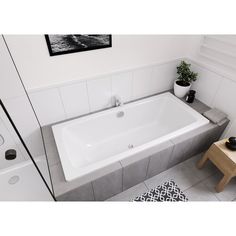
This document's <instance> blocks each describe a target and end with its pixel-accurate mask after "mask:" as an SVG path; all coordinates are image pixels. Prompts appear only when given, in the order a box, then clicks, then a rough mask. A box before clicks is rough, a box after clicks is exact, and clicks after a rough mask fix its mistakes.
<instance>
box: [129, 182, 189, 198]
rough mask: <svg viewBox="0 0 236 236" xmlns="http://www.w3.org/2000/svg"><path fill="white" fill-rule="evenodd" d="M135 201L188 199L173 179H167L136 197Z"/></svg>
mask: <svg viewBox="0 0 236 236" xmlns="http://www.w3.org/2000/svg"><path fill="white" fill-rule="evenodd" d="M133 201H135V202H165V201H167V202H187V201H188V199H187V197H186V196H185V195H184V193H183V192H182V191H181V190H180V188H179V187H178V186H177V184H176V183H175V182H174V181H173V180H170V181H167V182H165V183H163V184H162V185H159V186H157V187H156V188H153V189H151V190H150V191H148V192H146V193H143V194H142V195H141V196H138V197H136V198H135V199H134V200H133Z"/></svg>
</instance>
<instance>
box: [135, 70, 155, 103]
mask: <svg viewBox="0 0 236 236" xmlns="http://www.w3.org/2000/svg"><path fill="white" fill-rule="evenodd" d="M151 73H152V67H147V68H144V69H139V70H136V71H134V73H133V75H134V80H133V99H138V98H141V97H145V96H148V95H150V94H152V87H151Z"/></svg>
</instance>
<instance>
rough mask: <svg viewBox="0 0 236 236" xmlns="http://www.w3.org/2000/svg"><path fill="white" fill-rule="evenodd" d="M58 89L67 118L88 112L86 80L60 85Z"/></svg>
mask: <svg viewBox="0 0 236 236" xmlns="http://www.w3.org/2000/svg"><path fill="white" fill-rule="evenodd" d="M59 90H60V93H61V98H62V101H63V104H64V108H65V112H66V117H67V118H71V117H75V116H79V115H82V114H86V113H89V110H90V109H89V102H88V93H87V85H86V82H81V83H77V84H72V85H69V86H65V87H61V88H59Z"/></svg>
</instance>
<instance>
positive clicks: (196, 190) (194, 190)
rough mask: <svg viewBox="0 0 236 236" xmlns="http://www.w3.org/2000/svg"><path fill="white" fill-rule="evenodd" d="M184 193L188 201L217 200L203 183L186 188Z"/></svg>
mask: <svg viewBox="0 0 236 236" xmlns="http://www.w3.org/2000/svg"><path fill="white" fill-rule="evenodd" d="M184 194H185V195H186V197H187V198H188V200H189V201H218V199H217V198H216V196H215V195H214V194H213V193H212V192H210V191H209V189H208V188H207V187H206V186H205V185H204V184H203V183H199V184H196V185H194V186H193V187H191V188H189V189H187V190H186V191H184Z"/></svg>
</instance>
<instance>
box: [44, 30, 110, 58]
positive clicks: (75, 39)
mask: <svg viewBox="0 0 236 236" xmlns="http://www.w3.org/2000/svg"><path fill="white" fill-rule="evenodd" d="M45 38H46V42H47V45H48V50H49V54H50V56H56V55H61V54H67V53H74V52H82V51H89V50H94V49H101V48H108V47H111V46H112V40H111V35H110V34H67V35H62V34H48V35H45Z"/></svg>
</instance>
